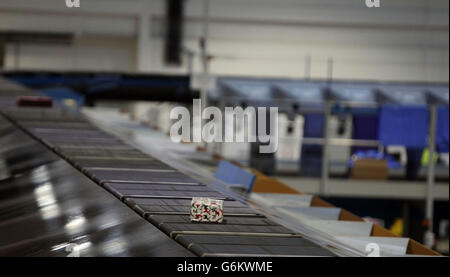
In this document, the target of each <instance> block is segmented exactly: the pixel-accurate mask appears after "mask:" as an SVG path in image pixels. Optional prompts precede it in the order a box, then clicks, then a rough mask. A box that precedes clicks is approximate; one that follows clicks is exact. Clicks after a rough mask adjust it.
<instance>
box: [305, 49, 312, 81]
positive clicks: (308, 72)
mask: <svg viewBox="0 0 450 277" xmlns="http://www.w3.org/2000/svg"><path fill="white" fill-rule="evenodd" d="M305 79H306V80H309V79H311V55H310V54H307V55H306V56H305Z"/></svg>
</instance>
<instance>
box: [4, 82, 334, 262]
mask: <svg viewBox="0 0 450 277" xmlns="http://www.w3.org/2000/svg"><path fill="white" fill-rule="evenodd" d="M194 196H200V197H211V198H216V199H221V200H224V214H225V220H224V222H223V223H221V224H201V223H193V222H190V221H189V209H190V201H191V198H192V197H194ZM74 250H76V251H75V252H76V253H77V255H81V256H184V257H189V256H335V255H336V253H335V252H334V251H333V249H332V248H327V247H324V246H323V245H321V246H319V245H318V244H316V243H315V242H312V241H310V240H308V239H306V238H305V237H304V236H302V234H300V233H297V232H294V231H292V230H290V229H289V228H286V227H284V226H282V225H280V224H278V223H276V222H274V221H272V220H270V219H268V218H267V217H266V216H264V215H263V214H261V213H260V212H258V211H256V210H254V209H252V208H251V207H249V206H248V205H247V204H245V203H242V202H240V201H236V200H235V199H233V198H231V197H230V196H229V195H226V194H224V193H223V192H219V191H216V190H214V189H212V188H210V187H209V186H207V185H206V184H202V183H200V182H198V181H197V180H196V179H193V178H191V177H189V176H187V175H186V174H184V173H182V172H180V171H178V170H176V169H175V168H173V167H171V166H170V165H167V164H165V163H163V162H161V161H159V160H158V159H156V158H154V157H151V156H149V155H148V154H146V153H143V152H142V151H140V150H138V149H136V148H134V147H133V146H131V145H128V144H127V143H126V142H124V141H122V140H121V139H119V138H117V137H115V136H113V135H111V134H108V133H107V132H105V131H104V130H101V129H99V128H97V127H96V126H95V125H94V124H93V123H91V122H89V121H88V120H87V119H86V118H84V117H83V116H82V115H81V114H79V113H78V112H76V111H73V110H70V109H68V108H65V107H63V106H59V105H57V104H56V103H53V102H52V101H51V100H50V99H47V98H43V97H40V96H39V95H38V94H37V93H36V92H34V91H31V90H29V89H26V88H24V87H22V86H19V85H16V84H13V83H11V82H9V81H6V80H5V79H0V256H72V255H74V253H73V252H74Z"/></svg>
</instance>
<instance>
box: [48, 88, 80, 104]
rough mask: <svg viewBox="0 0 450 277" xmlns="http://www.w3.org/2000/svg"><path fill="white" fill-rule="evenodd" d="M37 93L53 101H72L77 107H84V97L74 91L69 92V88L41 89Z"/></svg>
mask: <svg viewBox="0 0 450 277" xmlns="http://www.w3.org/2000/svg"><path fill="white" fill-rule="evenodd" d="M39 92H41V93H42V94H45V95H47V96H49V97H51V98H53V99H55V100H56V101H62V100H65V99H73V100H75V101H76V102H77V105H78V107H82V106H83V105H84V96H83V95H81V94H79V93H78V92H76V91H74V90H71V89H70V88H66V87H56V88H47V89H42V90H40V91H39Z"/></svg>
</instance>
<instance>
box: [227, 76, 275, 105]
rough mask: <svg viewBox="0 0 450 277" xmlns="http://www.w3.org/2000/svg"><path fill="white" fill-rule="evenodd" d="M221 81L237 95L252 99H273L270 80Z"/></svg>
mask: <svg viewBox="0 0 450 277" xmlns="http://www.w3.org/2000/svg"><path fill="white" fill-rule="evenodd" d="M221 83H222V84H223V85H225V86H226V87H227V88H228V89H230V90H231V91H232V92H233V93H234V94H235V96H239V97H243V98H248V99H251V100H269V99H272V88H271V86H270V83H269V82H268V81H264V80H240V79H231V80H221Z"/></svg>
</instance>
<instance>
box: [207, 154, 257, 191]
mask: <svg viewBox="0 0 450 277" xmlns="http://www.w3.org/2000/svg"><path fill="white" fill-rule="evenodd" d="M215 177H216V178H217V179H219V180H221V181H223V182H225V183H228V184H231V185H238V186H240V187H242V188H244V189H247V191H248V192H251V191H252V188H253V182H255V179H256V176H255V175H253V174H252V173H250V172H248V171H245V170H243V169H242V168H240V167H238V166H235V165H233V164H231V163H229V162H227V161H220V163H219V166H218V168H217V170H216V174H215Z"/></svg>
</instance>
